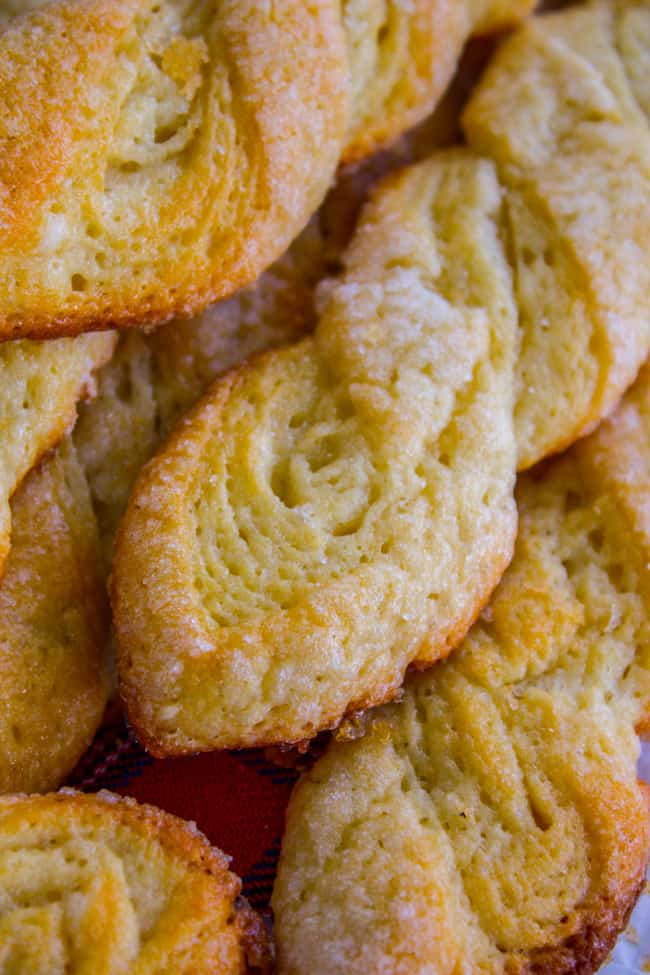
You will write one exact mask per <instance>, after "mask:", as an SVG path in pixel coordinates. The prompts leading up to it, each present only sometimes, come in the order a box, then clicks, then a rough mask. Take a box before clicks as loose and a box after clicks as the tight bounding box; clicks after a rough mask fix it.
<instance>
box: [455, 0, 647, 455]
mask: <svg viewBox="0 0 650 975" xmlns="http://www.w3.org/2000/svg"><path fill="white" fill-rule="evenodd" d="M649 24H650V3H648V2H647V0H593V2H591V3H587V4H582V5H580V6H578V7H570V8H568V9H567V10H564V11H561V12H560V13H557V14H554V15H550V16H541V17H534V18H532V19H531V20H530V21H528V23H527V24H526V25H525V26H524V27H522V28H521V29H520V30H518V31H516V32H515V34H513V35H512V37H511V38H509V39H508V40H506V41H505V42H504V43H503V45H502V46H501V48H500V49H499V50H498V52H497V54H496V56H495V57H494V59H493V60H492V62H491V64H490V65H489V67H488V69H487V71H486V73H485V75H484V77H483V79H482V80H481V82H480V83H479V85H478V88H477V90H476V91H475V92H474V94H473V95H472V97H471V99H470V102H469V105H468V107H467V108H466V110H465V114H464V129H465V133H466V136H467V139H468V141H469V143H470V144H471V145H472V146H473V147H474V148H475V149H476V150H477V151H479V152H481V153H484V154H486V155H488V156H490V157H491V158H492V159H493V160H494V161H495V163H496V164H497V168H498V172H499V178H500V180H501V182H502V183H503V185H504V186H505V187H506V191H507V192H506V209H507V213H508V232H509V252H510V254H511V257H512V260H513V263H514V269H515V288H516V296H517V305H518V308H519V325H520V337H521V339H520V341H521V346H520V351H519V356H518V365H517V389H516V395H517V405H516V410H515V426H516V431H517V441H518V443H519V463H520V466H521V467H529V466H531V465H532V464H533V463H535V462H536V461H537V460H539V459H540V458H542V457H544V456H546V455H547V454H549V453H551V452H553V451H557V450H560V449H562V448H564V447H566V446H568V445H569V444H571V443H572V442H573V441H574V440H575V439H576V438H577V437H578V436H582V435H583V434H585V433H587V432H588V431H589V430H591V429H593V427H594V426H595V425H596V424H597V423H598V422H599V421H600V420H601V419H602V418H603V416H606V415H607V414H608V413H610V412H611V410H612V409H613V408H614V407H615V406H616V404H617V402H618V400H619V399H620V397H621V396H622V394H623V393H624V391H625V389H626V388H627V387H628V386H629V385H630V383H631V382H633V381H634V378H635V376H636V373H637V371H638V369H639V367H640V365H641V364H642V363H643V361H644V360H645V359H646V358H647V356H648V352H649V351H650V315H649V314H648V309H647V295H648V293H650V260H649V259H648V255H649V254H650V229H649V228H650V130H649V128H648V114H649V112H648V110H649V109H650V101H649V99H648V91H650V27H649V26H648V25H649ZM644 27H645V29H644Z"/></svg>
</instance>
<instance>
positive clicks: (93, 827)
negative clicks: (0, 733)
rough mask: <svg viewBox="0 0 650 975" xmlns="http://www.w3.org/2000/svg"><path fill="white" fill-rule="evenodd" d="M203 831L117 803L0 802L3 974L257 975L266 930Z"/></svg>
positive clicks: (58, 798)
mask: <svg viewBox="0 0 650 975" xmlns="http://www.w3.org/2000/svg"><path fill="white" fill-rule="evenodd" d="M240 886H241V884H240V881H239V879H238V878H237V877H236V876H235V875H234V874H232V873H231V872H230V871H229V869H228V858H227V857H226V856H224V854H223V853H221V852H220V851H219V850H216V849H214V848H213V847H211V846H210V844H209V843H208V841H207V840H206V838H205V837H204V836H203V835H202V834H201V833H199V831H198V830H197V828H196V825H195V824H193V823H186V822H184V821H183V820H181V819H177V818H176V817H175V816H170V815H169V814H168V813H165V812H162V811H161V810H160V809H156V808H154V807H153V806H143V805H139V804H138V803H137V802H135V800H133V799H125V798H123V797H122V796H117V795H114V794H113V793H110V792H100V793H98V794H97V795H82V794H81V793H73V792H71V791H64V792H59V793H55V794H50V795H45V796H5V797H0V973H2V975H86V973H91V972H92V975H99V973H101V975H126V973H127V972H128V973H129V975H159V973H161V972H165V973H167V975H252V973H260V975H261V973H262V972H268V971H269V962H270V952H269V946H268V939H267V936H266V932H265V929H264V925H263V924H262V921H261V919H260V918H258V917H257V915H255V914H254V913H253V911H252V910H251V909H250V908H249V907H248V905H247V904H246V903H245V901H243V900H241V899H240V898H239V896H238V895H239V890H240Z"/></svg>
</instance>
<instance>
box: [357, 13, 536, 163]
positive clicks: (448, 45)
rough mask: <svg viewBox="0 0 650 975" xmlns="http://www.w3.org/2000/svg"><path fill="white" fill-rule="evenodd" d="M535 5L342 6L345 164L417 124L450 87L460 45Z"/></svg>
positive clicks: (501, 26)
mask: <svg viewBox="0 0 650 975" xmlns="http://www.w3.org/2000/svg"><path fill="white" fill-rule="evenodd" d="M534 5H535V0H413V2H411V3H408V4H405V3H403V2H402V0H387V2H386V0H342V14H343V25H344V28H345V37H346V46H347V52H348V61H349V65H350V69H349V70H350V89H351V117H350V121H349V125H348V136H347V145H346V148H345V150H344V153H343V158H344V160H345V161H353V160H355V159H361V158H364V157H365V156H368V155H370V153H372V152H373V151H374V150H376V149H378V148H381V147H382V146H385V145H386V144H388V143H390V142H392V141H393V140H394V139H395V138H396V137H397V136H398V135H400V133H402V132H404V131H405V130H406V129H409V128H411V126H413V125H415V124H416V123H417V122H420V121H422V119H423V118H425V116H426V115H428V114H429V112H431V111H433V109H434V107H435V105H436V104H437V103H438V102H439V101H440V99H441V97H442V95H443V92H444V91H445V89H446V88H447V86H448V84H449V82H450V81H451V79H452V77H453V75H454V72H455V71H456V67H457V65H458V61H459V58H460V55H461V52H462V50H463V46H464V44H465V42H466V41H467V40H468V38H469V37H470V36H471V35H473V34H477V33H481V34H484V33H488V32H493V31H495V30H500V29H502V28H504V27H507V26H510V25H512V24H514V23H516V22H517V21H518V20H520V19H521V18H522V17H524V16H525V15H526V14H527V13H528V12H529V11H530V10H532V8H533V7H534Z"/></svg>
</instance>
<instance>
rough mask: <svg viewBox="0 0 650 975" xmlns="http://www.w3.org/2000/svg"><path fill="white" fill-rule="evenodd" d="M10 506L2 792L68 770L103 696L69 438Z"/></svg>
mask: <svg viewBox="0 0 650 975" xmlns="http://www.w3.org/2000/svg"><path fill="white" fill-rule="evenodd" d="M11 507H12V515H13V526H12V536H11V543H12V544H11V551H10V553H9V557H8V559H7V564H6V572H5V576H4V579H3V580H2V583H0V686H1V687H2V708H1V709H0V792H22V791H41V790H46V789H50V788H53V787H55V786H58V785H59V783H60V782H62V781H63V779H64V778H65V776H66V775H67V774H68V773H69V772H70V771H71V770H72V769H73V768H74V766H75V765H76V763H77V761H78V760H79V758H80V757H81V755H82V754H83V752H84V751H85V750H86V748H87V747H88V746H89V744H90V742H91V741H92V739H93V736H94V734H95V731H96V730H97V727H98V725H99V723H100V721H101V718H102V715H103V712H104V708H105V705H106V701H107V698H108V693H109V679H108V668H107V659H106V650H107V642H108V628H109V620H108V606H107V599H106V593H105V588H104V579H103V576H102V575H101V573H100V572H99V566H98V556H99V551H98V550H99V539H98V537H97V526H96V522H95V518H94V515H93V512H92V508H91V504H90V497H89V493H88V487H87V484H86V481H85V477H84V474H83V471H82V470H81V467H80V465H79V463H78V460H77V458H76V456H75V454H74V450H73V449H72V447H71V445H70V443H69V441H65V442H64V443H63V444H62V445H61V446H60V447H59V449H58V450H57V451H56V452H55V453H54V454H53V455H52V456H51V457H49V458H48V459H47V460H46V461H45V462H44V463H43V464H42V465H41V466H40V467H39V468H37V469H36V470H35V471H33V472H32V473H31V474H30V475H29V477H28V478H27V479H26V480H25V481H24V483H23V484H22V485H21V487H20V489H19V490H18V491H17V492H16V494H15V495H14V498H13V500H12V503H11ZM0 897H1V895H0ZM2 970H3V969H2V965H0V971H2Z"/></svg>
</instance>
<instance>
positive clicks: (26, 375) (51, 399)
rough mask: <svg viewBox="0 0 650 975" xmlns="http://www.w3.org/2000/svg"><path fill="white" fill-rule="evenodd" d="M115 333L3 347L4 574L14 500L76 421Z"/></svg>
mask: <svg viewBox="0 0 650 975" xmlns="http://www.w3.org/2000/svg"><path fill="white" fill-rule="evenodd" d="M114 343H115V339H114V337H113V336H112V335H109V334H106V335H84V336H80V337H79V338H77V339H60V340H58V341H55V342H47V343H45V342H28V341H25V342H5V343H3V344H2V345H0V440H1V446H0V575H1V571H2V566H3V564H4V562H5V559H6V557H7V553H8V551H9V544H10V535H11V510H10V506H9V500H10V498H11V496H12V494H13V493H14V491H15V490H16V488H17V487H18V485H19V484H20V482H21V481H22V479H23V478H24V477H25V475H26V474H27V473H28V471H30V470H31V468H32V467H33V466H34V465H35V464H36V463H37V461H38V459H39V457H41V456H42V455H43V454H44V453H45V452H46V451H47V450H49V449H50V447H53V446H55V444H56V443H57V442H58V441H59V440H60V439H61V438H62V437H63V436H64V434H65V433H66V432H67V430H69V428H70V427H71V426H72V425H73V423H74V420H75V417H76V415H77V405H78V402H79V400H80V399H82V398H83V397H84V396H86V395H88V393H89V392H91V391H92V390H93V387H94V374H95V371H96V370H97V369H98V368H99V367H100V366H101V365H103V364H104V363H105V362H106V361H107V360H108V359H109V358H110V356H111V353H112V351H113V347H114Z"/></svg>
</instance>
